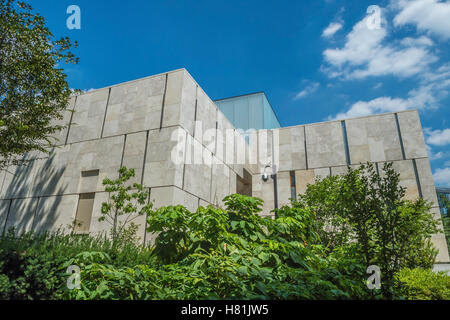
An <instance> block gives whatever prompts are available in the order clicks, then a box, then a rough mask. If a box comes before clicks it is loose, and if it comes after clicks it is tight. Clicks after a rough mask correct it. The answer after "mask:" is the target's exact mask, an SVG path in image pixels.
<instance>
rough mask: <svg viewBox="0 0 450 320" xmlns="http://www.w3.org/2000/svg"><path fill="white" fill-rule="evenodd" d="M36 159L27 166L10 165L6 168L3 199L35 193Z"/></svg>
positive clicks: (1, 196) (28, 195)
mask: <svg viewBox="0 0 450 320" xmlns="http://www.w3.org/2000/svg"><path fill="white" fill-rule="evenodd" d="M35 163H36V161H32V162H29V163H28V165H25V166H9V167H8V170H6V173H5V176H4V181H3V188H2V192H1V194H0V198H2V199H12V198H25V197H31V196H32V195H33V183H34V181H35V180H34V175H35V173H36V169H35V166H36V164H35Z"/></svg>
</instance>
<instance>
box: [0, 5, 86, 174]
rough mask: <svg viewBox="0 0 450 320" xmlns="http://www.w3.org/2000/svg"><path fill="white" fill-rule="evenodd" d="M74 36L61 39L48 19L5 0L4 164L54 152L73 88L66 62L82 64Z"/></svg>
mask: <svg viewBox="0 0 450 320" xmlns="http://www.w3.org/2000/svg"><path fill="white" fill-rule="evenodd" d="M73 46H76V43H74V44H72V43H71V42H70V40H69V39H68V38H61V39H59V40H55V39H54V37H53V34H52V33H51V32H50V30H49V29H48V28H47V27H46V25H45V20H44V18H43V17H42V16H40V15H39V14H37V13H35V12H33V10H32V8H31V7H30V6H29V5H28V4H26V3H24V2H21V1H17V0H0V169H2V168H4V167H5V166H6V165H7V164H8V163H10V164H22V163H23V162H24V160H23V159H21V156H22V155H23V154H24V153H26V152H30V151H35V150H37V151H41V152H48V150H49V147H51V146H52V144H53V141H52V140H51V138H50V136H51V135H52V134H54V133H55V132H57V131H59V130H61V129H62V128H63V126H61V125H56V124H55V122H54V121H53V120H55V119H56V120H57V119H62V112H63V111H64V110H65V109H66V108H67V106H68V102H69V97H70V94H71V91H70V88H69V86H68V84H67V82H66V75H65V74H64V72H63V69H61V68H59V67H58V66H59V64H60V63H73V62H75V63H77V62H78V59H76V58H75V57H74V55H73V54H72V53H71V52H70V49H71V47H73Z"/></svg>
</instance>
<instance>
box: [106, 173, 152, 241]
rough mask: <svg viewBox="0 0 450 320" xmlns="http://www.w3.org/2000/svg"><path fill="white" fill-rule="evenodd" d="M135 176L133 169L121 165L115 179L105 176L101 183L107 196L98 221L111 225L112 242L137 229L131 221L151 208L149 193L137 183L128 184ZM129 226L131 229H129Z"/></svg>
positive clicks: (122, 238)
mask: <svg viewBox="0 0 450 320" xmlns="http://www.w3.org/2000/svg"><path fill="white" fill-rule="evenodd" d="M134 176H135V172H134V169H127V168H126V167H121V168H120V169H119V177H118V178H117V179H115V180H111V179H109V178H105V179H104V180H103V185H104V186H105V191H106V192H108V194H109V197H108V201H107V202H103V203H102V211H101V213H102V215H101V217H100V218H99V221H106V222H107V223H109V224H110V225H111V235H112V239H113V241H114V242H116V241H118V240H125V239H124V235H125V234H129V233H130V231H131V234H129V236H131V238H133V233H134V232H135V231H136V230H137V225H135V224H134V223H133V221H134V220H135V219H137V218H138V217H139V216H143V215H145V216H147V214H148V213H149V212H150V210H151V208H152V203H151V202H150V201H149V193H148V191H147V190H145V189H144V187H143V186H142V185H141V184H139V183H133V184H132V185H130V183H129V182H128V181H129V180H130V179H131V178H133V177H134ZM130 228H131V229H130Z"/></svg>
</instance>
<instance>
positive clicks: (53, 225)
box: [0, 151, 78, 235]
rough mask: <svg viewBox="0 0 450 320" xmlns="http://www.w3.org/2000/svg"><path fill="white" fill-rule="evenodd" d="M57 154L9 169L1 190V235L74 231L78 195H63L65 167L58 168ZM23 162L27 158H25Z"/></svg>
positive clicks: (53, 153)
mask: <svg viewBox="0 0 450 320" xmlns="http://www.w3.org/2000/svg"><path fill="white" fill-rule="evenodd" d="M55 157H56V155H55V152H54V151H53V152H52V153H51V155H50V156H49V157H47V158H44V159H36V160H32V161H31V162H29V163H28V164H27V165H24V166H19V167H8V170H7V173H6V177H5V182H4V183H3V188H2V198H3V199H5V200H0V201H1V202H2V206H1V208H0V231H1V232H3V233H4V232H8V230H9V229H10V228H14V229H15V233H16V234H17V235H20V234H22V233H25V232H28V231H31V230H34V231H35V232H38V233H41V232H44V231H56V230H57V229H63V230H64V231H65V232H67V231H70V230H71V226H70V225H71V224H72V222H73V220H74V213H73V212H72V211H74V209H71V208H70V207H68V206H67V205H72V206H74V207H76V203H77V201H78V195H64V196H62V194H64V191H65V189H66V187H65V186H64V184H63V183H62V182H63V175H64V172H65V167H61V166H60V167H58V166H56V165H55ZM23 158H26V156H24V157H23Z"/></svg>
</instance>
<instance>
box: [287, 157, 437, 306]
mask: <svg viewBox="0 0 450 320" xmlns="http://www.w3.org/2000/svg"><path fill="white" fill-rule="evenodd" d="M382 172H383V174H382V175H380V174H378V173H377V172H376V170H375V168H374V166H373V165H372V164H367V165H362V166H361V167H360V168H359V169H357V170H353V169H352V168H348V173H347V174H345V175H340V176H332V177H328V178H325V179H323V180H321V181H317V182H316V183H315V184H314V185H309V186H308V188H307V191H306V193H305V194H304V195H300V196H299V201H298V202H295V203H294V206H299V207H303V208H311V209H312V210H314V211H315V213H316V217H317V221H318V225H317V227H318V229H317V232H318V234H319V236H320V237H321V239H322V242H323V244H324V245H325V246H326V247H327V248H329V249H330V250H331V251H333V250H335V249H336V248H342V247H345V246H348V244H349V243H355V244H356V250H357V254H358V255H359V256H360V257H361V258H360V261H363V262H364V263H365V264H366V267H368V266H369V265H378V266H379V267H380V269H381V272H382V287H381V289H382V292H383V294H384V296H385V297H387V298H391V297H392V288H393V282H394V275H395V273H396V272H398V271H399V270H401V269H402V268H405V267H410V268H414V267H418V266H420V267H431V266H432V264H433V263H434V259H435V257H436V254H437V251H436V250H435V249H434V248H433V246H432V244H431V235H432V234H434V233H436V232H437V221H436V220H434V218H433V216H432V215H431V214H430V209H431V205H430V203H427V202H426V201H424V200H423V199H417V200H415V201H410V200H405V198H404V197H405V188H403V187H401V186H400V184H399V182H400V181H399V174H398V173H396V172H395V170H394V169H393V167H392V163H386V164H385V165H384V166H383V169H382Z"/></svg>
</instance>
